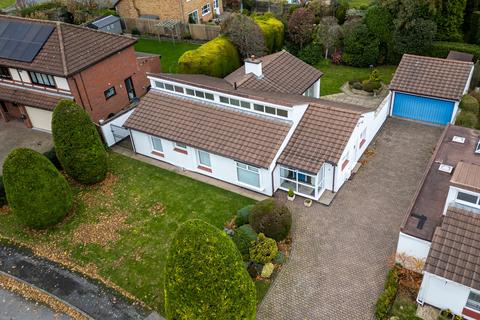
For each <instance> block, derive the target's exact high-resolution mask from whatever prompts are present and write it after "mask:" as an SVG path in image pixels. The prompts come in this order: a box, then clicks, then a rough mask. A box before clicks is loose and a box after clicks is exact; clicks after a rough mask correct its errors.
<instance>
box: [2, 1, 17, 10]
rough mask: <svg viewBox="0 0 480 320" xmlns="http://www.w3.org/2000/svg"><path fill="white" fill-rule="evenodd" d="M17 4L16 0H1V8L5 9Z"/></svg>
mask: <svg viewBox="0 0 480 320" xmlns="http://www.w3.org/2000/svg"><path fill="white" fill-rule="evenodd" d="M14 4H15V0H0V9H5V8H8V7H10V6H13V5H14Z"/></svg>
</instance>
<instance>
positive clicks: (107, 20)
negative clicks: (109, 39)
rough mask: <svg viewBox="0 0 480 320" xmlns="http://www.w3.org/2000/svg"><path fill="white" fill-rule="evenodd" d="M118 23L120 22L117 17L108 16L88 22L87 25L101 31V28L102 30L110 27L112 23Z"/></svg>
mask: <svg viewBox="0 0 480 320" xmlns="http://www.w3.org/2000/svg"><path fill="white" fill-rule="evenodd" d="M119 21H120V18H119V17H116V16H112V15H109V16H106V17H103V18H100V19H97V20H94V21H92V22H90V23H89V24H91V25H93V26H95V27H97V28H99V29H101V28H104V27H106V26H108V25H111V24H112V23H115V22H119Z"/></svg>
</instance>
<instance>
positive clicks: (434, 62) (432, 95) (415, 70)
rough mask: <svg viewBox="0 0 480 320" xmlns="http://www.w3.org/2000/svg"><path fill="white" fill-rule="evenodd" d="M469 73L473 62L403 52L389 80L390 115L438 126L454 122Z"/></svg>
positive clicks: (466, 88) (470, 77)
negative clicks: (393, 74)
mask: <svg viewBox="0 0 480 320" xmlns="http://www.w3.org/2000/svg"><path fill="white" fill-rule="evenodd" d="M472 75H473V63H472V62H465V61H459V60H452V59H439V58H431V57H423V56H415V55H411V54H405V55H403V58H402V61H401V62H400V64H399V66H398V68H397V71H396V72H395V76H394V77H393V80H392V82H391V83H390V90H391V91H392V104H391V105H392V108H391V112H390V115H391V116H394V117H400V118H406V119H411V120H415V121H421V122H426V123H432V124H437V125H446V124H448V123H454V122H455V117H456V115H457V112H458V105H459V103H460V100H461V99H462V97H463V95H464V94H466V93H467V92H468V88H469V86H470V81H471V79H472Z"/></svg>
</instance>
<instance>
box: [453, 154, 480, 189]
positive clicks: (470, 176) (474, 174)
mask: <svg viewBox="0 0 480 320" xmlns="http://www.w3.org/2000/svg"><path fill="white" fill-rule="evenodd" d="M450 182H451V183H452V185H454V186H457V187H459V188H462V189H467V190H471V191H474V192H480V163H478V164H477V163H467V162H463V161H460V162H459V163H458V164H457V167H456V168H455V172H454V173H453V176H452V179H451V180H450Z"/></svg>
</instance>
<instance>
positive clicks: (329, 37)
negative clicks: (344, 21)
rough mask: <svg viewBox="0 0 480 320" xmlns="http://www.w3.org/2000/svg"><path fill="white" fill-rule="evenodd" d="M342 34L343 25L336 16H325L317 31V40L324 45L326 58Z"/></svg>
mask: <svg viewBox="0 0 480 320" xmlns="http://www.w3.org/2000/svg"><path fill="white" fill-rule="evenodd" d="M341 36H342V27H340V25H339V24H338V22H337V18H335V17H324V18H322V20H320V24H319V25H318V26H317V29H316V31H315V41H317V42H318V43H319V44H321V45H322V46H323V49H324V50H325V59H327V58H328V51H329V50H330V48H332V47H334V46H335V45H337V44H338V43H339V41H340V37H341Z"/></svg>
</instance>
